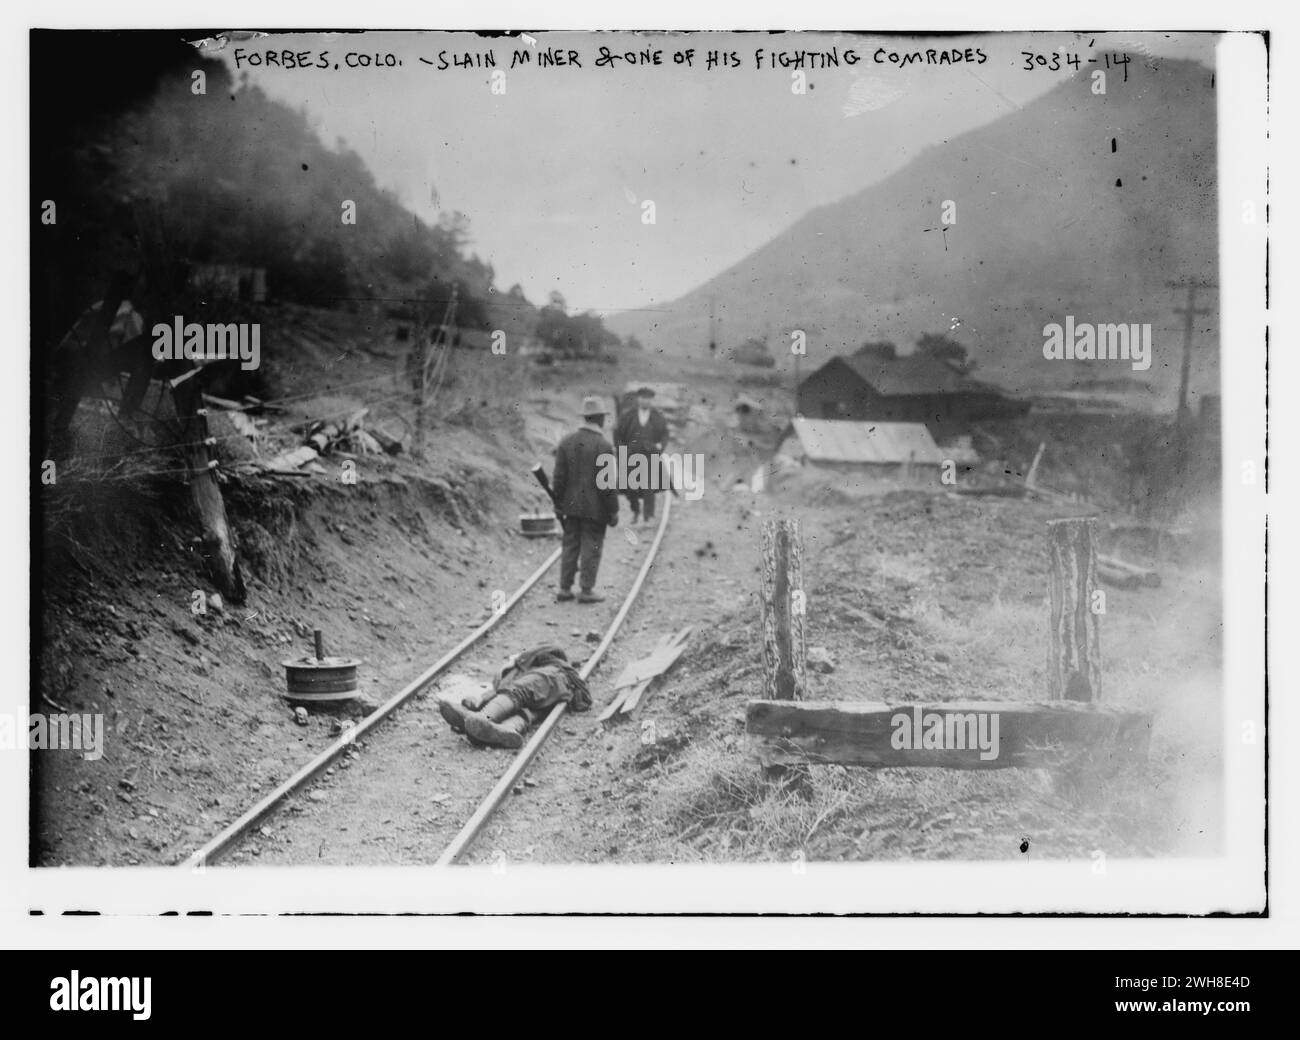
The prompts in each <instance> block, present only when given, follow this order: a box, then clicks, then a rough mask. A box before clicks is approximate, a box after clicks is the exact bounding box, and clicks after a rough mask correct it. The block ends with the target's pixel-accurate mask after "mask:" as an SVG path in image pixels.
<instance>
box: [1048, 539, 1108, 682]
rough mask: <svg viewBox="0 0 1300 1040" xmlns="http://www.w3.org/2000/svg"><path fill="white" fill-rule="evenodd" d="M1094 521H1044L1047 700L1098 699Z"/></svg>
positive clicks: (1098, 652)
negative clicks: (1048, 601)
mask: <svg viewBox="0 0 1300 1040" xmlns="http://www.w3.org/2000/svg"><path fill="white" fill-rule="evenodd" d="M1096 527H1097V521H1096V520H1095V519H1094V518H1093V517H1073V518H1070V519H1066V520H1049V521H1048V522H1047V552H1048V564H1049V576H1048V582H1049V589H1050V594H1051V615H1050V630H1049V632H1048V651H1047V696H1048V699H1049V700H1054V701H1059V700H1067V701H1099V700H1101V644H1100V642H1099V640H1098V620H1097V619H1098V611H1095V610H1094V609H1093V608H1094V603H1093V594H1094V592H1096V591H1098V586H1097V555H1096V551H1095V550H1094V547H1093V535H1094V533H1095V531H1096ZM1103 595H1104V593H1103Z"/></svg>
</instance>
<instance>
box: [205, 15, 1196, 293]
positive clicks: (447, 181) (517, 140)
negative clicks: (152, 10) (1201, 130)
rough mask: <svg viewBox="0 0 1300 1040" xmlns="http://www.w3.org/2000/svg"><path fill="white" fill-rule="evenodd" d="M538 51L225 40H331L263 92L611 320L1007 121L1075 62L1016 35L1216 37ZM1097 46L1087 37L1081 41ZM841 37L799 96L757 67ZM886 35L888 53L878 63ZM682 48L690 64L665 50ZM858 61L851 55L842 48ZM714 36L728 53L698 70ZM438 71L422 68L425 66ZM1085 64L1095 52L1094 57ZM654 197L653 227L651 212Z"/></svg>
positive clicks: (1130, 48) (751, 42)
mask: <svg viewBox="0 0 1300 1040" xmlns="http://www.w3.org/2000/svg"><path fill="white" fill-rule="evenodd" d="M536 39H537V44H536V48H535V49H534V48H528V47H527V46H526V45H525V44H524V43H522V42H520V41H519V40H517V39H507V38H498V39H495V40H494V39H486V38H484V39H480V38H479V37H476V36H474V35H473V34H446V33H393V32H376V33H367V34H364V35H355V34H349V35H342V36H329V35H312V36H279V37H275V38H273V39H270V38H268V39H260V40H249V41H245V42H242V43H236V44H230V45H228V46H227V47H226V48H225V49H224V50H223V51H222V52H221V55H220V56H221V57H223V58H224V59H225V60H226V61H227V62H228V63H229V64H231V65H232V67H233V65H234V57H235V53H234V52H235V48H236V47H238V48H240V49H241V50H243V51H244V52H245V54H247V53H248V52H262V51H265V50H279V49H288V50H293V51H306V50H311V51H313V52H315V54H314V55H313V57H312V58H311V59H310V60H312V61H316V60H317V56H318V55H319V52H321V51H322V50H327V51H328V52H329V53H328V56H327V58H326V61H327V63H328V64H330V65H331V66H332V65H333V63H335V62H338V63H339V65H340V68H339V69H338V70H337V71H336V70H334V69H333V68H332V67H331V68H328V69H321V70H316V69H309V70H301V69H293V70H282V69H277V68H268V67H265V66H263V67H261V68H250V67H249V65H248V63H247V62H246V61H241V62H240V68H239V70H238V72H237V75H239V74H242V73H243V72H245V71H247V72H248V74H249V78H250V80H251V81H252V82H254V83H256V84H257V85H258V86H260V87H261V88H262V89H263V90H265V91H266V92H267V93H268V94H269V95H270V96H271V97H274V98H276V99H278V100H281V101H284V102H286V103H287V104H289V105H291V106H293V107H295V108H300V109H304V110H305V111H306V112H307V115H308V118H309V119H310V121H311V123H312V125H313V126H314V127H315V128H316V129H317V131H318V132H319V134H320V136H321V138H322V139H323V141H324V142H325V143H326V144H327V145H330V146H333V144H334V142H335V140H336V139H337V138H339V137H341V138H343V139H344V140H345V141H346V142H347V144H348V145H349V146H350V147H352V148H354V149H356V151H357V152H359V153H360V155H361V156H362V158H363V159H364V160H365V162H366V164H367V166H369V168H370V169H371V171H372V172H373V173H374V175H375V178H376V180H377V181H378V183H379V184H380V185H381V186H383V187H387V188H390V189H391V190H393V191H394V192H395V193H396V194H397V195H398V197H399V198H401V200H402V201H403V203H404V204H405V205H407V206H408V207H409V208H411V209H412V210H413V211H414V212H416V213H417V214H419V215H420V216H421V217H422V218H424V219H425V220H427V221H429V222H431V223H432V222H435V221H436V220H437V219H438V215H439V213H440V212H442V211H445V210H460V211H462V212H464V213H465V214H466V215H467V216H468V217H469V218H470V226H471V237H472V239H473V249H474V250H475V251H476V252H478V253H479V255H480V256H482V257H483V258H484V259H485V260H488V261H490V262H491V263H492V264H493V266H494V267H495V269H496V272H497V282H498V286H499V287H500V288H501V289H503V290H504V289H508V288H509V287H510V286H511V285H512V284H513V283H515V282H518V283H520V284H521V285H522V286H523V288H524V290H525V292H526V293H527V295H528V297H529V299H531V300H533V301H534V302H541V301H544V300H545V298H546V295H547V294H548V293H549V292H551V291H552V290H554V289H558V290H559V291H560V292H562V293H563V294H564V296H565V298H566V299H567V301H568V303H569V305H570V308H571V309H577V310H584V309H593V310H597V311H601V312H604V313H609V312H612V311H615V310H620V309H624V308H630V307H639V306H645V305H647V304H650V303H652V302H653V301H656V300H660V301H664V300H670V299H673V298H675V297H677V296H680V295H681V294H683V293H685V292H687V291H689V290H690V289H692V288H694V287H696V286H697V285H699V284H700V283H702V282H704V281H706V280H708V279H709V278H711V277H712V276H714V275H716V274H718V273H719V272H720V271H722V270H725V269H726V268H727V267H730V266H731V265H732V264H734V263H735V262H736V261H738V260H740V259H741V258H742V257H744V256H745V255H746V254H748V253H750V252H751V251H753V250H754V249H756V248H757V247H758V246H760V245H762V244H763V243H764V242H766V241H767V240H768V239H770V238H772V237H773V236H774V235H776V234H777V233H778V232H780V231H781V230H783V229H784V228H786V227H788V226H789V225H790V224H791V223H793V222H794V221H795V220H797V219H798V218H799V217H800V216H802V215H803V214H804V213H806V212H807V211H808V210H810V209H812V208H814V207H817V206H821V205H824V204H826V203H829V202H833V201H835V200H837V199H839V198H842V197H844V196H845V195H848V194H851V193H853V192H856V191H859V190H861V189H862V188H865V187H867V186H868V185H870V184H872V183H874V182H876V181H878V180H880V179H881V178H882V177H884V176H886V175H888V174H889V173H891V172H893V171H894V170H896V169H897V168H898V167H900V166H902V165H903V164H904V163H906V162H907V161H908V160H909V159H911V158H912V157H913V156H915V155H916V154H917V153H918V152H920V151H922V150H924V149H925V148H927V147H929V146H930V145H934V144H938V143H940V142H942V141H943V140H945V139H947V138H949V137H952V136H954V135H956V134H960V133H963V132H964V131H966V130H970V129H972V128H974V127H976V126H979V125H981V124H983V123H987V122H990V121H991V120H993V119H996V118H998V117H999V116H1000V115H1001V114H1003V113H1004V112H1007V111H1010V110H1012V109H1013V108H1014V107H1015V106H1019V105H1024V104H1025V103H1026V102H1028V101H1030V100H1032V99H1033V98H1035V97H1037V96H1039V95H1041V94H1042V93H1045V92H1046V91H1047V90H1049V89H1051V87H1052V86H1054V85H1055V84H1056V83H1057V82H1058V81H1059V80H1060V78H1062V77H1064V76H1065V75H1067V74H1068V73H1069V72H1072V71H1074V70H1072V69H1069V68H1068V67H1063V68H1062V70H1061V71H1060V72H1055V73H1054V72H1052V71H1050V70H1049V69H1043V68H1036V69H1034V70H1033V71H1025V70H1024V68H1023V65H1024V61H1025V59H1024V57H1023V56H1022V54H1021V53H1020V52H1021V51H1022V50H1030V51H1034V52H1036V53H1042V54H1044V55H1048V56H1050V55H1051V53H1052V52H1053V51H1055V50H1057V49H1058V48H1060V47H1064V48H1066V52H1067V53H1069V52H1077V53H1079V54H1080V55H1081V57H1082V59H1083V61H1084V62H1086V60H1087V58H1088V57H1089V56H1090V55H1091V54H1092V53H1093V51H1094V50H1095V51H1101V50H1102V48H1103V47H1106V48H1109V49H1111V50H1126V51H1127V52H1128V53H1129V54H1130V56H1131V57H1132V59H1133V60H1134V61H1142V60H1144V58H1143V51H1144V50H1145V51H1146V52H1147V53H1148V54H1150V55H1153V56H1157V57H1158V56H1164V55H1169V56H1178V57H1196V58H1199V59H1201V60H1203V61H1206V62H1207V63H1209V62H1210V61H1211V60H1212V58H1211V55H1212V48H1213V38H1212V37H1209V36H1194V35H1193V36H1183V37H1177V38H1175V37H1170V36H1167V35H1163V34H1160V35H1157V34H1139V33H1120V34H1114V35H1111V36H1108V37H1088V36H1084V37H1079V36H1077V35H1076V34H1069V33H1044V34H1039V35H1036V36H1032V37H1030V36H1020V35H1011V34H1000V35H986V36H979V37H975V36H967V37H955V36H953V37H928V38H919V39H918V38H908V37H901V36H890V37H861V36H834V35H830V34H813V33H799V34H791V33H787V34H781V35H768V34H759V33H749V34H726V33H721V34H688V35H661V34H656V35H633V34H627V33H600V34H584V33H541V34H538V36H537V38H536ZM1090 41H1095V44H1094V47H1093V48H1089V47H1088V44H1089V43H1090ZM601 46H605V47H607V48H608V49H609V50H610V51H612V52H619V53H621V52H625V51H641V50H644V49H647V48H649V49H656V48H658V49H662V51H663V52H664V53H663V64H662V65H660V66H658V67H640V66H628V65H626V64H625V63H623V62H620V63H619V64H618V65H617V67H615V68H612V69H611V68H598V67H596V66H595V61H596V59H597V58H598V57H599V48H600V47H601ZM548 47H549V48H553V49H559V50H566V51H567V50H569V49H576V50H578V51H579V52H580V54H581V62H582V67H581V68H547V69H539V68H537V67H535V66H534V67H529V66H523V67H520V68H516V69H511V68H510V67H509V66H510V55H511V52H512V51H513V50H514V49H516V48H519V49H529V50H533V52H534V60H535V59H536V53H537V51H538V50H541V49H543V48H548ZM760 47H761V48H763V49H764V51H765V52H767V53H769V54H770V53H772V52H776V51H787V52H794V51H800V50H802V51H817V52H821V51H829V50H831V48H833V47H837V48H838V49H839V53H840V56H841V64H840V67H839V68H838V69H825V70H823V69H819V68H816V67H810V68H809V69H808V76H807V86H808V88H809V89H808V90H807V93H806V94H803V95H796V94H794V93H793V92H792V90H791V85H792V82H793V81H792V78H791V71H792V70H791V69H789V68H779V67H778V68H770V67H768V66H767V64H766V63H765V64H764V67H763V68H762V69H756V68H755V57H754V52H755V50H756V49H757V48H760ZM880 47H884V48H885V55H884V57H885V62H884V63H877V62H876V61H875V60H874V57H875V54H876V51H877V48H880ZM976 47H978V48H980V49H982V50H983V52H984V53H985V54H986V55H987V60H986V61H985V62H983V63H980V64H967V63H965V62H962V63H959V64H956V65H951V66H950V65H942V66H922V65H911V66H909V67H908V68H906V69H903V68H900V67H899V66H898V65H896V64H890V63H889V62H888V53H889V52H900V53H901V52H905V51H912V50H916V49H921V50H925V49H928V48H935V49H937V50H942V49H948V50H952V49H954V48H956V49H958V50H962V51H963V52H964V51H965V50H966V49H967V48H976ZM687 48H693V49H694V51H695V57H694V63H693V67H691V68H685V67H683V66H680V65H674V63H673V52H675V51H680V50H685V49H687ZM850 48H851V49H853V50H855V51H856V52H857V53H858V54H859V56H860V58H861V60H860V61H859V62H858V63H857V64H856V65H855V66H853V67H847V66H846V64H845V63H844V52H845V50H846V49H850ZM489 49H491V50H494V51H495V54H496V59H497V68H498V69H500V70H502V71H504V72H505V92H504V93H503V94H500V93H499V94H494V93H492V90H491V75H492V73H491V70H490V69H486V68H477V69H475V68H469V69H456V68H448V69H445V70H444V69H439V68H438V64H439V62H440V58H439V52H446V60H447V61H450V60H451V56H452V54H463V53H465V52H467V51H468V52H477V53H482V52H485V51H487V50H489ZM709 50H719V51H734V52H735V53H736V54H737V55H738V56H739V59H740V61H741V63H742V64H741V67H739V68H735V69H732V68H722V67H716V68H713V69H707V68H705V55H706V53H707V52H708V51H709ZM347 52H358V53H365V54H389V53H391V54H392V55H394V56H395V59H396V60H400V61H401V63H402V64H401V66H400V67H399V68H387V69H374V68H371V69H361V68H358V69H351V70H349V69H347V68H345V67H343V65H344V55H345V54H346V53H347ZM421 58H424V59H426V61H429V62H433V63H434V64H425V62H422V61H421V60H420V59H421ZM1084 67H1085V68H1088V66H1086V65H1085V66H1084ZM646 200H651V201H653V202H654V204H655V223H654V224H653V225H647V224H645V223H643V221H642V214H643V203H644V202H645V201H646Z"/></svg>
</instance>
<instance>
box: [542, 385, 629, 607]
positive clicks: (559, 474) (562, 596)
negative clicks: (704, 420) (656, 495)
mask: <svg viewBox="0 0 1300 1040" xmlns="http://www.w3.org/2000/svg"><path fill="white" fill-rule="evenodd" d="M606 414H607V412H606V409H605V406H604V405H603V404H602V403H601V400H600V398H599V397H585V398H583V401H582V425H581V426H580V427H578V429H577V430H575V431H574V432H573V433H571V434H569V435H568V436H567V437H565V438H564V440H562V441H560V446H559V447H558V448H556V449H555V479H554V480H553V481H552V485H553V488H552V489H553V490H554V492H555V502H556V504H557V506H558V511H559V514H560V524H561V525H562V526H563V528H564V542H563V550H562V552H561V554H560V591H559V594H558V595H557V596H556V597H555V598H556V599H557V600H560V601H561V602H564V601H566V600H571V599H573V579H574V577H575V576H577V575H578V573H579V570H581V583H582V589H581V591H580V592H579V593H578V602H579V603H599V602H600V601H601V600H603V599H604V598H605V597H604V596H602V595H600V594H599V593H598V592H596V591H595V588H596V572H597V571H598V570H599V569H600V554H601V551H602V549H603V548H604V545H605V528H606V527H615V526H617V524H618V490H617V488H615V487H612V486H611V487H610V488H608V489H604V488H601V487H600V485H599V484H598V483H597V481H596V474H597V473H598V472H599V470H600V469H601V465H602V462H601V459H602V456H612V455H613V453H614V448H613V447H612V446H611V445H610V443H609V441H607V440H606V439H605V434H604V432H603V427H604V425H605V416H606Z"/></svg>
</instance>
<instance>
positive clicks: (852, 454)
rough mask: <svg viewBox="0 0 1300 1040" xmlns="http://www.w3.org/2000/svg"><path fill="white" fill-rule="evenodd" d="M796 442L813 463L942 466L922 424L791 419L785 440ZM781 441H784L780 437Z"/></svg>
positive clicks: (928, 433) (935, 447)
mask: <svg viewBox="0 0 1300 1040" xmlns="http://www.w3.org/2000/svg"><path fill="white" fill-rule="evenodd" d="M792 432H793V433H794V434H795V435H796V436H797V437H798V438H799V443H800V444H801V445H802V447H803V450H804V454H806V455H807V456H808V458H809V459H810V460H811V461H813V462H868V463H878V464H879V463H885V464H897V463H907V462H911V463H917V464H921V465H931V466H938V465H941V464H942V463H943V458H944V456H943V453H942V452H940V451H939V447H938V445H936V444H935V443H934V438H933V437H931V436H930V431H929V430H927V429H926V428H925V425H924V424H923V423H885V422H879V423H870V422H848V421H845V420H842V419H804V418H801V417H797V418H795V419H792V420H791V422H790V426H789V427H788V428H787V430H786V436H787V437H788V436H789V435H790V433H792ZM782 440H783V441H784V440H785V438H784V437H783V438H782Z"/></svg>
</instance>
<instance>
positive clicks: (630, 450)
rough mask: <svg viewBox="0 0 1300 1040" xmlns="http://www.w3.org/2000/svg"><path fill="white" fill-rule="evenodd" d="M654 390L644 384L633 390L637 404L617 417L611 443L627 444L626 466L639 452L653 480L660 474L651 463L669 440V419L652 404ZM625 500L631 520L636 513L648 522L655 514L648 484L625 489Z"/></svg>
mask: <svg viewBox="0 0 1300 1040" xmlns="http://www.w3.org/2000/svg"><path fill="white" fill-rule="evenodd" d="M654 399H655V392H654V391H653V390H652V389H650V387H648V386H643V387H642V388H641V389H640V390H638V391H637V392H636V407H635V408H629V409H627V411H625V412H624V413H623V415H622V416H621V417H620V418H619V420H618V425H617V426H616V427H615V428H614V446H615V447H616V448H618V447H624V446H626V448H627V462H628V469H629V470H631V468H632V465H633V460H634V459H636V458H637V457H638V456H641V457H643V458H645V460H646V461H645V472H646V473H651V472H654V475H655V478H656V480H658V479H659V478H660V474H659V473H658V472H657V471H654V470H652V468H651V467H653V466H655V465H657V464H658V462H659V458H658V456H659V454H660V453H661V452H662V451H663V450H664V445H665V444H667V443H668V420H666V419H665V418H664V416H663V412H661V411H659V409H658V408H655V407H654V404H653V402H654ZM624 494H626V495H627V500H628V504H629V505H630V506H631V507H632V523H634V524H635V523H636V522H637V519H638V517H644V518H645V522H646V523H649V522H650V521H651V520H653V519H654V518H655V493H654V491H653V490H652V489H650V488H644V489H640V490H635V491H634V490H625V491H624Z"/></svg>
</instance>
